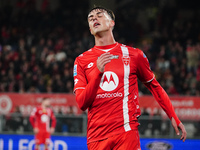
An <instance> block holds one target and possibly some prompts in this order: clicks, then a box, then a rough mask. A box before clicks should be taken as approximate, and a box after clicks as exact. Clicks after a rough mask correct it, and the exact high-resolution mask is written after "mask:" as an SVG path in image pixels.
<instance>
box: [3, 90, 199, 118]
mask: <svg viewBox="0 0 200 150" xmlns="http://www.w3.org/2000/svg"><path fill="white" fill-rule="evenodd" d="M43 97H50V98H51V99H52V107H53V110H54V112H55V113H57V112H58V111H61V112H62V113H64V114H65V113H67V112H68V111H69V110H70V107H72V108H73V111H74V112H75V113H76V114H81V113H82V111H81V110H80V109H79V108H78V106H77V103H76V100H75V95H74V94H18V93H11V94H10V93H9V94H7V93H0V114H8V113H11V112H13V111H14V110H15V108H16V107H19V108H20V111H21V112H22V114H24V115H29V114H30V112H31V111H32V109H33V108H34V107H35V106H37V105H40V102H41V100H42V98H43ZM170 99H171V102H172V104H173V106H174V108H175V112H176V113H177V115H178V117H179V118H180V119H181V120H200V97H192V96H170ZM139 103H140V108H141V110H143V108H147V111H148V112H149V113H150V114H151V115H153V114H154V113H155V112H156V111H157V110H158V109H159V110H160V109H161V107H160V106H159V104H158V103H157V101H156V100H155V99H154V97H153V96H151V95H150V96H140V97H139ZM161 115H162V117H163V118H167V116H166V114H165V113H164V112H163V111H161Z"/></svg>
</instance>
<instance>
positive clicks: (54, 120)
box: [50, 110, 56, 128]
mask: <svg viewBox="0 0 200 150" xmlns="http://www.w3.org/2000/svg"><path fill="white" fill-rule="evenodd" d="M50 117H51V121H52V123H51V127H52V128H55V127H56V117H55V115H54V113H53V111H52V110H51V116H50Z"/></svg>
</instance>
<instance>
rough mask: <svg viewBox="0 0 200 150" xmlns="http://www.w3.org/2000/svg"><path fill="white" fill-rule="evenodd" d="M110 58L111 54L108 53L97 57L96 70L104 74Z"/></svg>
mask: <svg viewBox="0 0 200 150" xmlns="http://www.w3.org/2000/svg"><path fill="white" fill-rule="evenodd" d="M111 56H112V54H110V53H109V52H108V53H104V54H102V55H101V56H99V58H98V59H97V68H98V69H99V71H100V72H102V73H103V72H104V68H105V65H106V64H107V63H109V62H110V61H111V60H112V57H111Z"/></svg>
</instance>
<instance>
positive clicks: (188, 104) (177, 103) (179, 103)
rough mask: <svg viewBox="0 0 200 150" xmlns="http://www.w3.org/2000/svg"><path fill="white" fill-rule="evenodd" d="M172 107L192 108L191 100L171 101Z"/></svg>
mask: <svg viewBox="0 0 200 150" xmlns="http://www.w3.org/2000/svg"><path fill="white" fill-rule="evenodd" d="M171 102H172V105H173V106H174V107H192V106H194V102H193V100H183V101H180V100H171Z"/></svg>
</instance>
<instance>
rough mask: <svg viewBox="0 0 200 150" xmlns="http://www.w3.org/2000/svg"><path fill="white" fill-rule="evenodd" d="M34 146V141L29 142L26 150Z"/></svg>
mask: <svg viewBox="0 0 200 150" xmlns="http://www.w3.org/2000/svg"><path fill="white" fill-rule="evenodd" d="M34 145H35V140H31V141H30V142H29V143H28V150H31V149H33V147H34Z"/></svg>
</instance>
